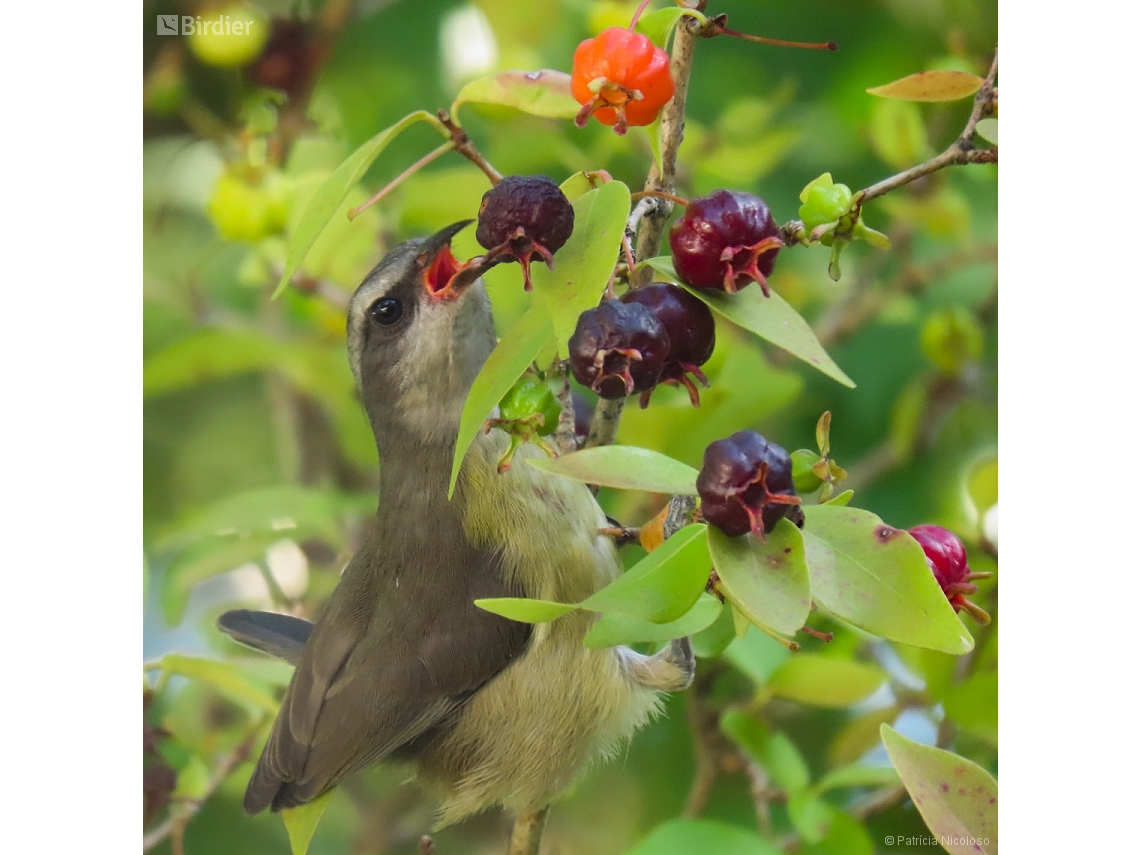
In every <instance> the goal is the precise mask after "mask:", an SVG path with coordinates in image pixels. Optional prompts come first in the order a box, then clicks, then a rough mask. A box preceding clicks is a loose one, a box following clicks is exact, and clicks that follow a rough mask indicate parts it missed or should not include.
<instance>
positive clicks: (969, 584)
mask: <svg viewBox="0 0 1140 855" xmlns="http://www.w3.org/2000/svg"><path fill="white" fill-rule="evenodd" d="M908 531H909V532H910V536H911V537H913V538H914V539H915V540H917V541H918V545H919V546H921V547H922V551H923V552H924V553H926V563H927V564H928V565H930V570H931V572H933V573H934V578H935V579H937V580H938V586H939V587H940V588H942V593H944V594H945V595H946V599H948V600H949V601H950V605H952V606H953V607H954V610H955V611H962V610H963V609H965V610H966V611H967V612H969V613H970V615H971V616H972V617H973V618H974V619H975V620H976V621H978V622H979V623H989V621H990V616H989V615H988V614H986V612H985V611H984V610H983V609H982V608H981V607H980V606H977V605H975V604H974V603H972V602H970V601H969V600H967V599H966V594H976V593H977V591H978V586H977V585H975V584H974V583H973V580H974V579H983V578H986V577H987V576H988V575H989V574H988V573H973V572H971V571H970V565H969V564H968V563H967V560H966V547H965V546H963V545H962V541H961V539H960V538H959V537H958V535H956V534H954V532H952V531H950V530H949V529H945V528H943V527H942V526H940V525H916V526H915V527H914V528H912V529H908Z"/></svg>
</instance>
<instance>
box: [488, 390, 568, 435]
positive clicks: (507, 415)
mask: <svg viewBox="0 0 1140 855" xmlns="http://www.w3.org/2000/svg"><path fill="white" fill-rule="evenodd" d="M535 413H541V414H542V424H541V425H539V426H538V428H537V430H536V433H537V434H538V435H539V436H550V434H552V433H554V431H555V430H556V429H557V428H558V416H559V415H560V414H561V413H562V406H561V405H560V404H559V403H558V399H557V398H556V397H554V393H553V392H551V391H550V387H549V386H547V385H546V383H544V382H543V381H541V380H539V379H538V378H536V377H523V378H522V379H521V380H519V382H518V383H516V384H515V385H514V386H512V387H511V390H510V391H509V392H507V394H506V395H504V396H503V400H502V401H500V402H499V417H500V418H502V419H508V420H510V421H521V420H523V419H526V418H529V417H531V416H533V415H534V414H535Z"/></svg>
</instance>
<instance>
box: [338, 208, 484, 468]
mask: <svg viewBox="0 0 1140 855" xmlns="http://www.w3.org/2000/svg"><path fill="white" fill-rule="evenodd" d="M470 222H471V221H470V220H466V221H463V222H459V223H455V224H453V225H451V226H448V227H447V228H445V229H443V230H442V231H440V232H439V233H437V234H435V235H432V236H431V237H429V238H425V239H418V240H410V241H406V242H405V243H402V244H400V245H399V246H397V247H395V248H394V249H393V250H392V251H391V252H389V253H388V255H386V256H385V257H384V259H383V260H382V261H381V262H380V263H379V264H378V265H376V267H375V268H374V269H373V270H372V272H371V273H369V274H368V276H367V277H366V278H365V280H364V282H363V283H362V284H361V285H360V287H359V288H357V290H356V293H355V294H354V295H353V297H352V301H351V303H350V304H349V307H348V358H349V363H350V364H351V366H352V372H353V374H355V375H356V382H357V385H358V386H359V387H360V391H361V395H362V397H363V399H364V406H365V409H366V410H367V411H368V417H369V419H370V420H371V421H372V427H373V430H374V431H375V432H376V438H377V442H378V443H379V444H380V445H381V452H382V453H383V445H384V439H385V436H386V435H388V434H390V433H393V432H403V433H408V434H411V436H412V437H413V438H414V439H416V440H417V441H419V442H428V443H441V444H447V443H449V442H451V441H453V440H454V438H455V433H456V430H457V428H458V424H459V416H460V413H461V412H462V410H463V402H464V400H465V399H466V397H467V392H468V390H469V389H470V388H471V383H472V382H473V381H474V379H475V376H476V375H477V374H478V373H479V369H480V368H481V367H482V365H483V363H484V362H485V361H486V359H487V357H488V355H490V353H491V351H492V350H493V349H494V347H495V327H494V323H493V321H492V318H491V304H490V301H489V300H488V299H487V294H486V292H485V291H484V289H483V284H482V282H480V281H479V280H478V275H479V273H481V272H482V270H480V269H479V268H478V267H473V268H471V269H469V270H466V271H464V272H463V273H461V274H460V275H458V276H456V275H455V274H456V272H457V271H458V269H459V264H458V262H457V261H456V260H455V257H454V256H453V255H452V254H451V247H450V244H451V239H452V237H454V235H455V234H456V233H457V232H459V231H460V230H461V229H462V228H464V227H465V226H467V225H468V224H469V223H470Z"/></svg>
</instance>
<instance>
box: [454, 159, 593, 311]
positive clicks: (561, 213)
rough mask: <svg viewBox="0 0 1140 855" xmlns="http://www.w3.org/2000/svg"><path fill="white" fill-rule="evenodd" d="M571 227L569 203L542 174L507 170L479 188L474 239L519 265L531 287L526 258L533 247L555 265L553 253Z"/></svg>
mask: <svg viewBox="0 0 1140 855" xmlns="http://www.w3.org/2000/svg"><path fill="white" fill-rule="evenodd" d="M573 231H574V208H573V206H572V205H571V204H570V200H569V199H567V198H566V195H565V194H564V193H563V192H562V191H561V190H560V189H559V187H558V185H557V184H555V183H554V182H553V181H551V180H550V179H549V178H547V177H546V176H545V175H508V176H507V177H506V178H504V179H503V180H502V181H500V182H499V183H498V184H496V185H495V186H494V187H492V188H491V189H490V190H488V191H487V192H486V193H484V194H483V201H482V203H481V204H480V205H479V225H478V227H477V228H476V231H475V239H476V240H477V241H479V245H480V246H481V247H483V248H484V249H486V250H487V254H488V256H489V257H491V256H502V260H503V261H510V260H515V261H518V262H519V263H520V264H521V265H522V269H523V281H524V282H525V285H526V290H528V291H529V290H530V289H531V281H530V262H531V258H532V257H533V256H534V255H535V254H536V253H537V254H538V256H539V257H540V258H542V260H543V261H545V262H546V265H547V267H551V268H553V267H554V253H556V252H558V250H560V249H561V248H562V245H563V244H564V243H566V241H567V240H568V239H569V238H570V233H571V232H573Z"/></svg>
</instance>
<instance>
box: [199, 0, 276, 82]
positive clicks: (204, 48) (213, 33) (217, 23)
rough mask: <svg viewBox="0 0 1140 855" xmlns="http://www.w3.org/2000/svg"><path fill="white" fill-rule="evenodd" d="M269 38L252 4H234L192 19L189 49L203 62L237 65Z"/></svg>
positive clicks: (255, 53) (254, 55) (252, 57)
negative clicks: (197, 18)
mask: <svg viewBox="0 0 1140 855" xmlns="http://www.w3.org/2000/svg"><path fill="white" fill-rule="evenodd" d="M268 40H269V21H268V20H266V18H265V16H264V15H263V14H262V13H261V12H260V11H259V10H257V9H255V8H253V7H252V6H246V5H245V4H244V3H234V4H232V5H229V6H226V7H224V8H222V9H220V10H218V11H217V12H214V13H213V14H210V15H203V16H202V19H201V20H200V21H199V20H196V21H195V22H194V29H193V30H191V31H190V35H189V39H188V41H189V43H190V50H191V51H193V53H194V56H196V57H198V59H199V60H201V61H202V62H204V63H205V64H206V65H213V66H215V67H217V68H237V67H239V66H242V65H249V64H250V63H251V62H253V61H254V60H255V59H257V58H258V57H259V56H261V51H262V49H264V47H265V43H266V41H268Z"/></svg>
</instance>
